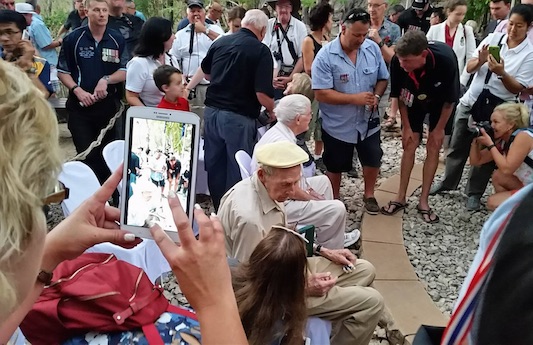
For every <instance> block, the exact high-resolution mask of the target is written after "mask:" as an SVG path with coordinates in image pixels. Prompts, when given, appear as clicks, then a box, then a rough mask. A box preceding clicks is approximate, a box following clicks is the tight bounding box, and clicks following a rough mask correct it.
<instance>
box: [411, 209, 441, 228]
mask: <svg viewBox="0 0 533 345" xmlns="http://www.w3.org/2000/svg"><path fill="white" fill-rule="evenodd" d="M416 209H417V211H418V213H419V214H420V215H421V216H422V219H423V220H424V222H426V223H428V224H435V223H438V222H439V220H440V218H439V216H437V214H436V213H434V212H433V210H432V209H431V208H429V210H422V209H420V208H419V207H418V206H417V207H416ZM425 216H427V218H426V217H425ZM431 216H435V218H434V219H431Z"/></svg>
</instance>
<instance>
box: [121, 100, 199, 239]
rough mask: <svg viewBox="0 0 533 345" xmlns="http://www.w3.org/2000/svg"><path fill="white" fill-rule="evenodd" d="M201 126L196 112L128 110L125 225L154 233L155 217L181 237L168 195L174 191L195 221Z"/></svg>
mask: <svg viewBox="0 0 533 345" xmlns="http://www.w3.org/2000/svg"><path fill="white" fill-rule="evenodd" d="M199 127H200V118H199V117H198V115H196V114H194V113H191V112H186V111H179V110H167V109H159V108H151V107H131V108H129V109H128V111H127V114H126V142H125V150H124V171H123V175H122V176H123V178H122V181H123V183H122V192H121V196H122V197H121V202H120V211H121V212H120V224H121V229H123V230H127V231H130V232H132V233H133V234H135V235H136V236H138V237H143V238H152V236H151V234H150V229H149V224H152V223H153V222H156V223H158V224H159V225H160V226H161V228H163V230H164V231H165V232H166V233H167V234H168V235H169V236H170V237H171V238H172V240H173V241H175V242H178V241H179V238H178V232H177V231H178V229H177V228H176V225H175V224H174V219H173V217H172V213H171V211H170V207H169V206H168V201H167V197H168V195H169V193H171V192H175V193H176V194H177V197H178V198H179V200H180V202H181V206H182V207H183V209H184V210H185V212H186V213H187V215H188V216H189V219H191V221H192V212H193V209H194V199H195V195H196V193H195V189H196V169H197V163H198V146H199V140H200V135H199Z"/></svg>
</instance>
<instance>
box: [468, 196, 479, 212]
mask: <svg viewBox="0 0 533 345" xmlns="http://www.w3.org/2000/svg"><path fill="white" fill-rule="evenodd" d="M480 208H481V196H479V195H471V196H469V197H468V200H467V201H466V209H467V210H468V211H477V210H479V209H480Z"/></svg>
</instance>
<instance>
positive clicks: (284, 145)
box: [255, 141, 309, 169]
mask: <svg viewBox="0 0 533 345" xmlns="http://www.w3.org/2000/svg"><path fill="white" fill-rule="evenodd" d="M255 157H256V158H257V162H258V163H260V164H263V165H266V166H269V167H273V168H281V169H286V168H292V167H295V166H297V165H300V164H302V163H305V162H307V161H308V160H309V156H308V155H307V153H305V151H304V150H302V149H301V148H300V147H299V146H298V145H296V144H295V143H291V142H289V141H277V142H274V143H269V144H265V145H262V146H260V147H259V148H258V149H257V152H256V154H255Z"/></svg>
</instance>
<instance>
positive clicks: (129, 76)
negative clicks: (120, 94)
mask: <svg viewBox="0 0 533 345" xmlns="http://www.w3.org/2000/svg"><path fill="white" fill-rule="evenodd" d="M171 59H172V63H171ZM165 64H166V65H173V66H175V67H178V62H177V60H176V58H175V57H169V56H168V55H167V54H165ZM160 65H161V63H160V62H159V61H157V60H155V59H154V58H152V57H139V56H136V57H134V58H133V59H131V60H130V61H129V62H128V64H127V65H126V68H127V70H126V90H128V91H131V92H135V93H138V94H139V96H140V98H141V100H142V102H143V103H144V105H146V106H147V107H157V105H158V104H159V102H161V98H162V97H163V95H164V94H163V92H161V91H159V89H158V88H157V86H156V85H155V82H154V71H155V69H156V68H157V67H159V66H160Z"/></svg>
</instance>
